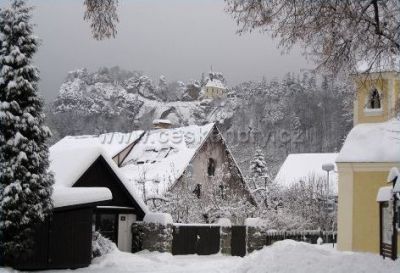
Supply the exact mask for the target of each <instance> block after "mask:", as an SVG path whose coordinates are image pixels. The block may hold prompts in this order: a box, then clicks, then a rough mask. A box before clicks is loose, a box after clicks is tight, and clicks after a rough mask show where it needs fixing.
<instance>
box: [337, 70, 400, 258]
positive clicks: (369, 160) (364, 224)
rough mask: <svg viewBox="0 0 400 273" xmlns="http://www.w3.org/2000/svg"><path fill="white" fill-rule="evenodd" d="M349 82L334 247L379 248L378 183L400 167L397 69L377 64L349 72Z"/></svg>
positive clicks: (399, 79) (399, 77)
mask: <svg viewBox="0 0 400 273" xmlns="http://www.w3.org/2000/svg"><path fill="white" fill-rule="evenodd" d="M354 82H355V85H356V97H355V101H354V128H353V129H352V130H351V131H350V133H349V134H348V136H347V138H346V140H345V143H344V145H343V147H342V149H341V151H340V153H339V156H338V158H337V160H336V165H337V168H338V175H339V200H338V249H340V250H346V251H361V252H372V253H380V252H381V248H382V241H381V232H382V229H381V223H380V216H379V215H380V205H379V203H378V202H377V195H378V192H379V191H380V189H381V188H382V187H386V186H390V184H389V185H388V184H387V176H388V173H389V171H390V170H391V168H393V167H399V166H400V121H399V120H398V118H396V117H395V112H396V111H395V108H396V103H397V102H398V101H399V95H400V71H399V69H398V67H397V68H396V67H382V68H380V69H376V70H375V69H374V71H372V72H370V73H361V74H359V75H356V76H354ZM380 199H381V198H380V197H379V198H378V201H380ZM395 209H396V208H395ZM397 210H398V209H397ZM397 226H398V225H397ZM395 234H396V233H393V234H392V235H391V236H397V235H395ZM395 241H399V240H398V238H396V240H393V242H395ZM397 249H399V248H398V247H397Z"/></svg>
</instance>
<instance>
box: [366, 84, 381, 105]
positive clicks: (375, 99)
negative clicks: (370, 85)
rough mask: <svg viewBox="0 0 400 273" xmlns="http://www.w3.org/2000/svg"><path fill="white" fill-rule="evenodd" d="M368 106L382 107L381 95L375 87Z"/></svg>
mask: <svg viewBox="0 0 400 273" xmlns="http://www.w3.org/2000/svg"><path fill="white" fill-rule="evenodd" d="M368 108H370V109H380V108H381V96H380V94H379V92H378V90H376V89H374V90H372V91H371V94H370V95H369V101H368Z"/></svg>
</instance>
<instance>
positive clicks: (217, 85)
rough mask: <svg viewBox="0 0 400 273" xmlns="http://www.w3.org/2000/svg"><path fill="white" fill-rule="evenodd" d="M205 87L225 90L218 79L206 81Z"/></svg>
mask: <svg viewBox="0 0 400 273" xmlns="http://www.w3.org/2000/svg"><path fill="white" fill-rule="evenodd" d="M206 87H212V88H221V89H226V86H225V84H223V82H221V81H220V80H218V79H212V80H208V82H207V84H206Z"/></svg>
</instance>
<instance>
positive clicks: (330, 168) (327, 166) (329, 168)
mask: <svg viewBox="0 0 400 273" xmlns="http://www.w3.org/2000/svg"><path fill="white" fill-rule="evenodd" d="M334 169H335V165H333V164H332V163H325V164H322V170H324V171H326V174H327V180H326V197H325V198H326V203H325V213H326V216H327V219H329V218H328V205H329V200H328V199H329V172H330V171H333V170H334ZM326 229H327V227H326ZM325 232H327V230H326V231H325ZM332 236H333V233H332ZM326 239H327V240H326V241H327V242H328V234H326Z"/></svg>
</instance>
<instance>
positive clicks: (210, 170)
mask: <svg viewBox="0 0 400 273" xmlns="http://www.w3.org/2000/svg"><path fill="white" fill-rule="evenodd" d="M215 165H216V163H215V160H214V159H212V158H209V159H208V168H207V172H208V176H214V175H215Z"/></svg>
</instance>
